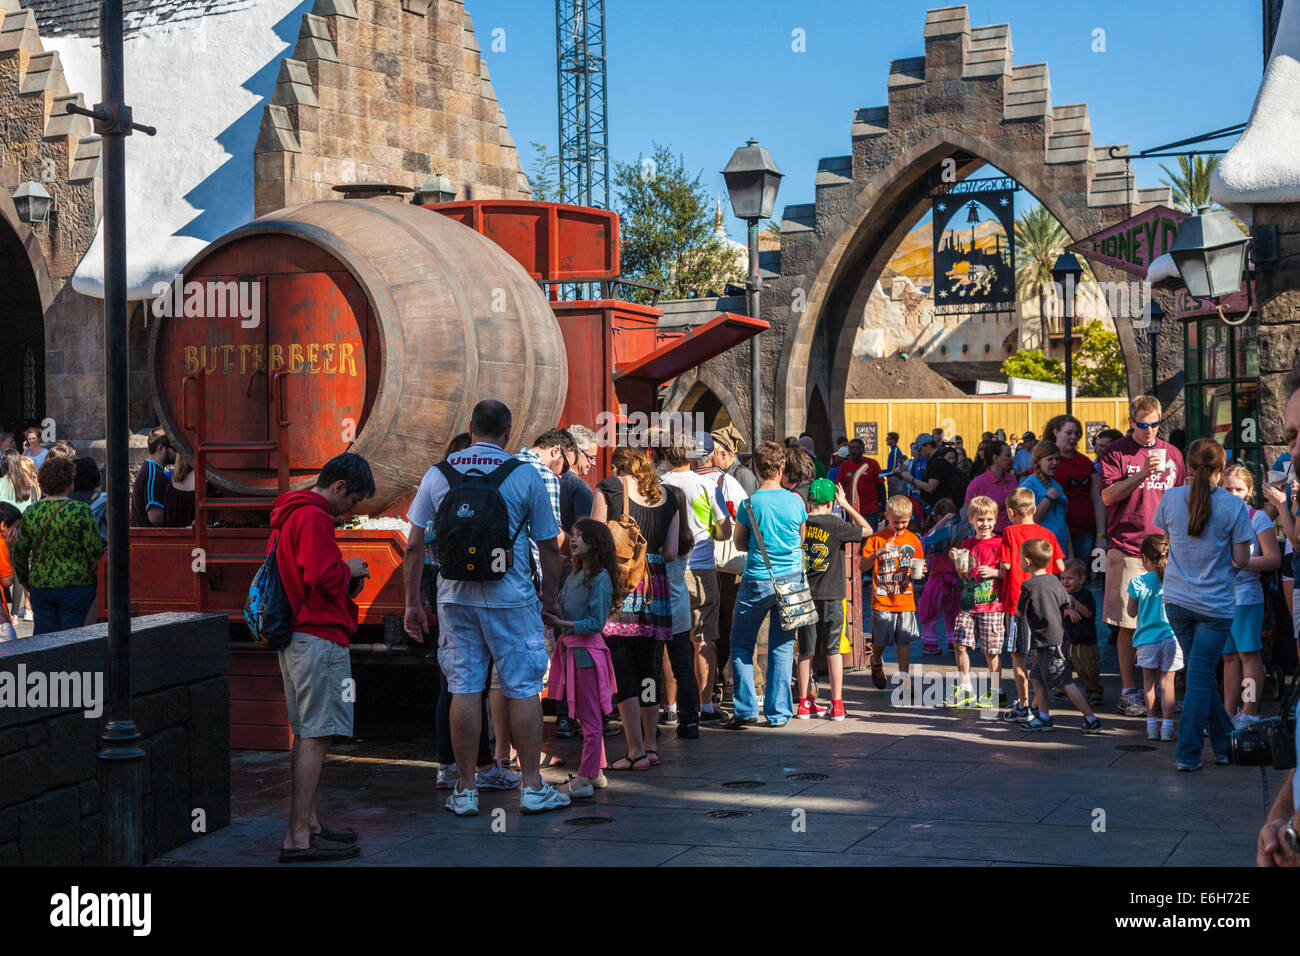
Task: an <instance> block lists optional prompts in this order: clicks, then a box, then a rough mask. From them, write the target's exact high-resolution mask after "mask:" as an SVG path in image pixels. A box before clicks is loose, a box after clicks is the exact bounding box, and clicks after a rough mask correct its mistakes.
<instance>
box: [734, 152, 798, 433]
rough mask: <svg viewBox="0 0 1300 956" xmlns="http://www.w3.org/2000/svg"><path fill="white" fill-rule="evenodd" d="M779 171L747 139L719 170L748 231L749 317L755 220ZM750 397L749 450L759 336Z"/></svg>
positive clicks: (757, 414) (768, 203)
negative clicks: (724, 167) (725, 165)
mask: <svg viewBox="0 0 1300 956" xmlns="http://www.w3.org/2000/svg"><path fill="white" fill-rule="evenodd" d="M782 175H783V174H782V172H781V170H779V169H778V168H777V166H776V163H774V162H773V161H772V155H771V154H770V153H769V152H768V151H767V150H766V149H764V148H763V147H762V146H759V145H758V140H755V139H750V140H749V142H747V143H746V144H745V145H744V146H741V147H740V148H739V149H737V150H736V151H735V152H734V153H732V154H731V161H730V162H728V163H727V168H726V169H724V170H723V171H722V177H723V179H725V180H726V183H727V195H728V196H729V197H730V198H731V209H732V212H734V213H735V216H736V218H737V219H743V220H745V222H746V224H747V225H748V227H749V229H748V233H749V278H748V279H747V280H746V282H745V290H746V292H747V293H748V312H749V316H750V318H753V319H757V318H761V317H762V316H761V315H760V314H759V298H758V297H759V291H760V289H761V288H762V280H761V279H760V278H759V275H758V221H759V220H760V219H770V218H771V216H772V210H773V209H774V208H775V207H776V191H777V189H778V188H779V187H780V185H781V176H782ZM749 348H750V353H749V399H750V417H751V422H750V451H751V453H752V452H753V451H754V450H755V449H757V448H758V446H759V443H760V442H762V440H763V392H762V372H761V369H760V363H759V357H760V353H759V344H758V336H757V335H755V336H754V337H753V338H751V339H750V340H749Z"/></svg>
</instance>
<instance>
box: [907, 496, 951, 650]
mask: <svg viewBox="0 0 1300 956" xmlns="http://www.w3.org/2000/svg"><path fill="white" fill-rule="evenodd" d="M956 529H957V514H956V509H955V508H954V507H953V505H952V503H951V502H949V501H948V500H946V499H945V500H943V501H940V502H939V503H938V504H937V505H935V508H934V514H933V515H931V517H930V527H929V528H928V529H927V531H926V535H925V553H926V554H927V555H928V556H929V557H928V558H927V561H928V562H929V574H928V575H927V576H926V579H925V587H924V588H922V589H921V601H920V603H919V604H918V605H917V609H916V616H917V617H919V618H920V619H921V651H922V653H924V654H939V653H942V651H943V648H941V647H940V646H939V622H940V621H943V626H944V635H945V636H946V638H947V639H948V641H949V643H951V640H952V630H953V627H954V626H955V625H956V623H957V608H958V605H959V603H960V601H961V580H960V579H959V578H958V577H957V569H956V567H954V566H953V563H952V558H950V557H949V556H948V551H949V549H950V548H951V547H952V543H953V533H954V532H955V531H956Z"/></svg>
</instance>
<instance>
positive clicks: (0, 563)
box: [0, 534, 14, 621]
mask: <svg viewBox="0 0 1300 956" xmlns="http://www.w3.org/2000/svg"><path fill="white" fill-rule="evenodd" d="M13 573H14V566H13V564H11V563H10V561H9V542H8V541H6V540H5V536H4V535H3V534H0V578H7V577H9V575H11V574H13ZM0 611H4V618H3V620H4V621H8V620H9V602H8V600H6V598H5V589H4V588H0Z"/></svg>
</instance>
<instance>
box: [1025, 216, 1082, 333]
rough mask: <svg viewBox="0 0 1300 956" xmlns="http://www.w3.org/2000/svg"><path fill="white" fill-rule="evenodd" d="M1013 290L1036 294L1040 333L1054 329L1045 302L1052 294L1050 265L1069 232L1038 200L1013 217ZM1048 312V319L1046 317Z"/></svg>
mask: <svg viewBox="0 0 1300 956" xmlns="http://www.w3.org/2000/svg"><path fill="white" fill-rule="evenodd" d="M1015 239H1016V289H1017V292H1018V293H1023V294H1024V295H1027V296H1028V295H1034V294H1037V296H1038V314H1039V316H1040V318H1041V321H1042V323H1043V334H1044V336H1046V334H1047V332H1048V331H1049V327H1050V330H1051V331H1053V332H1055V331H1058V328H1057V326H1058V325H1059V324H1060V323H1059V321H1058V320H1057V318H1056V316H1055V312H1056V310H1055V309H1051V310H1049V309H1048V305H1047V304H1048V302H1049V301H1051V300H1052V299H1053V297H1054V295H1055V293H1054V290H1053V286H1052V266H1053V265H1054V264H1055V263H1056V257H1057V256H1059V255H1060V254H1061V252H1062V251H1063V250H1064V249H1065V247H1066V246H1068V245H1069V244H1070V235H1069V233H1067V232H1066V231H1065V228H1064V227H1063V226H1062V225H1061V224H1060V223H1059V222H1057V221H1056V217H1055V216H1053V215H1052V214H1051V213H1050V212H1048V211H1047V208H1046V207H1045V206H1043V204H1042V203H1039V204H1038V205H1036V206H1034V208H1033V209H1030V210H1028V211H1026V212H1025V213H1024V214H1023V215H1021V216H1020V217H1019V218H1017V219H1016V237H1015ZM1049 314H1050V315H1051V318H1050V319H1049Z"/></svg>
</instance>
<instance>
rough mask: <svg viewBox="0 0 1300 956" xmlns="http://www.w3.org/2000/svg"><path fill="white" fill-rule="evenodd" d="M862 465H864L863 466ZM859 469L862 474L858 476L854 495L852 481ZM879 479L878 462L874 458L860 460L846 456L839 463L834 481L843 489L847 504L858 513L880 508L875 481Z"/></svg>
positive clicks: (862, 513)
mask: <svg viewBox="0 0 1300 956" xmlns="http://www.w3.org/2000/svg"><path fill="white" fill-rule="evenodd" d="M863 465H865V466H866V467H865V468H863ZM859 469H862V474H861V475H859V476H858V486H857V488H856V491H857V494H856V495H855V494H854V491H855V489H854V488H853V485H852V481H853V476H854V474H856V473H857V471H858V470H859ZM879 480H880V464H879V463H878V462H877V461H876V459H874V458H863V459H862V461H860V462H857V461H854V460H853V459H852V458H846V459H844V461H843V462H841V463H840V470H839V473H838V474H837V475H836V476H835V483H836V484H837V485H839V486H840V487H841V488H843V489H844V497H845V498H848V499H849V504H851V505H852V506H853V508H854V510H855V511H857V513H858V514H860V515H869V514H873V513H874V512H877V511H879V510H880V495H879V494H877V493H876V482H877V481H879Z"/></svg>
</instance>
